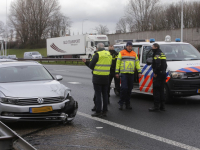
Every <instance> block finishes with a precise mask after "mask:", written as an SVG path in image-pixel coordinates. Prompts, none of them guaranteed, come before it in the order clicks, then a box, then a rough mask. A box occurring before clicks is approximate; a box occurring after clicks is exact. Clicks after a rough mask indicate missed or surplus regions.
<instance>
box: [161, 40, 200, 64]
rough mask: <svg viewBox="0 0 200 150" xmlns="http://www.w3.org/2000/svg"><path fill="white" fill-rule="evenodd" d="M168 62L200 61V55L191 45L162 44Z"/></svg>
mask: <svg viewBox="0 0 200 150" xmlns="http://www.w3.org/2000/svg"><path fill="white" fill-rule="evenodd" d="M160 49H161V50H162V52H163V53H164V54H165V55H166V57H167V60H168V61H189V60H200V53H199V52H198V51H197V50H196V49H195V48H194V47H193V46H192V45H190V44H170V45H169V44H160Z"/></svg>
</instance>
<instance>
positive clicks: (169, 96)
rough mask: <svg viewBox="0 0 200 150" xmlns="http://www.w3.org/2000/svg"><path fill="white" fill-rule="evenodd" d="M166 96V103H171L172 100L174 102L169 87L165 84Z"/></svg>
mask: <svg viewBox="0 0 200 150" xmlns="http://www.w3.org/2000/svg"><path fill="white" fill-rule="evenodd" d="M164 95H165V102H166V103H171V102H172V100H173V97H172V96H171V95H170V93H169V88H168V87H167V85H166V84H165V87H164Z"/></svg>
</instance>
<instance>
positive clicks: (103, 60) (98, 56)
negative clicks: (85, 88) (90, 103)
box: [89, 43, 112, 117]
mask: <svg viewBox="0 0 200 150" xmlns="http://www.w3.org/2000/svg"><path fill="white" fill-rule="evenodd" d="M111 63H112V56H111V55H110V52H108V51H106V50H105V48H104V44H103V43H98V44H97V52H96V53H95V55H94V56H93V58H92V61H91V62H90V64H89V67H90V69H92V70H93V77H92V82H93V86H94V90H95V96H96V99H95V106H96V112H95V113H94V114H92V115H91V116H92V117H101V116H102V115H103V116H106V113H107V111H108V108H107V103H108V84H109V74H110V67H111ZM101 95H103V108H102V100H101Z"/></svg>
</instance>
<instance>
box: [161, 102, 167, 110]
mask: <svg viewBox="0 0 200 150" xmlns="http://www.w3.org/2000/svg"><path fill="white" fill-rule="evenodd" d="M160 110H161V111H166V109H165V104H164V103H162V104H161V105H160Z"/></svg>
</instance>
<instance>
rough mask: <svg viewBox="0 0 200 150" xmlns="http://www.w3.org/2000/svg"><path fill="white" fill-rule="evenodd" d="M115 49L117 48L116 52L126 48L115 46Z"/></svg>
mask: <svg viewBox="0 0 200 150" xmlns="http://www.w3.org/2000/svg"><path fill="white" fill-rule="evenodd" d="M114 49H115V51H116V52H118V53H119V52H120V51H121V50H123V49H124V46H114Z"/></svg>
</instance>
